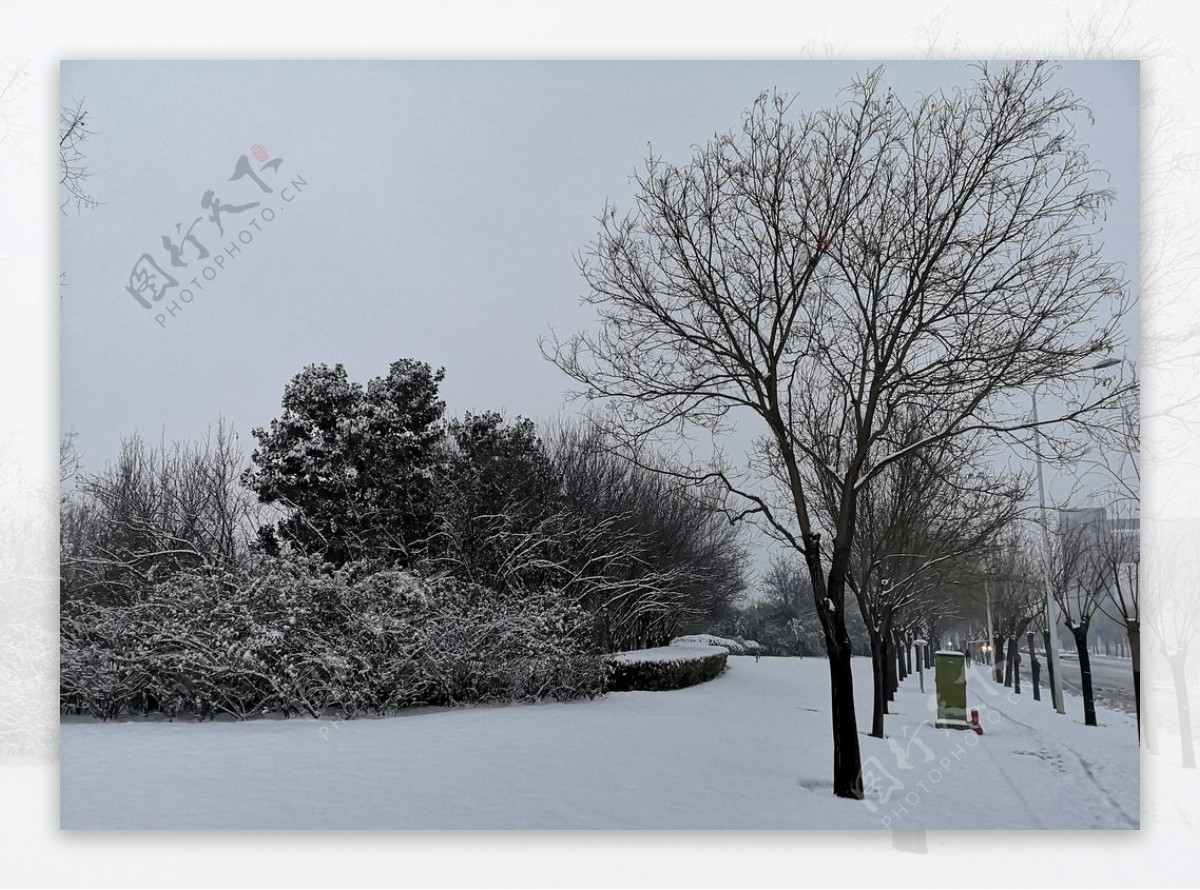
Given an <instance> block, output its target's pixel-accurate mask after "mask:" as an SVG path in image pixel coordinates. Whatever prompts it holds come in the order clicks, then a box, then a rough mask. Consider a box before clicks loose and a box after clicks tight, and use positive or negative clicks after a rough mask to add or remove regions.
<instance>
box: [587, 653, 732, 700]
mask: <svg viewBox="0 0 1200 890" xmlns="http://www.w3.org/2000/svg"><path fill="white" fill-rule="evenodd" d="M728 658H729V653H728V652H727V651H726V650H725V649H723V648H720V647H716V646H701V645H695V644H693V645H690V646H688V645H678V646H677V645H671V646H661V647H659V648H657V649H640V650H637V651H635V652H617V653H614V654H612V655H609V656H607V657H606V658H605V666H606V670H605V684H604V685H605V688H606V689H608V690H611V691H613V692H625V691H628V690H631V689H644V690H649V691H659V690H666V689H682V688H683V687H685V686H694V685H696V684H697V683H703V682H704V681H705V680H711V679H713V678H714V677H716V676H719V675H720V673H721V672H722V671H723V670H725V662H726V660H727V659H728Z"/></svg>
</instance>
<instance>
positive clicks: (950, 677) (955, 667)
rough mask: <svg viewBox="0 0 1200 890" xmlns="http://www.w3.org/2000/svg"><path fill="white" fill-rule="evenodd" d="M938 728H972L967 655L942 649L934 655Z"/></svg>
mask: <svg viewBox="0 0 1200 890" xmlns="http://www.w3.org/2000/svg"><path fill="white" fill-rule="evenodd" d="M934 673H935V680H934V686H935V687H936V689H937V723H936V726H937V728H938V729H970V728H971V724H970V723H969V722H968V720H967V657H966V656H965V655H963V654H962V653H961V652H953V651H947V650H942V651H939V652H937V653H935V655H934Z"/></svg>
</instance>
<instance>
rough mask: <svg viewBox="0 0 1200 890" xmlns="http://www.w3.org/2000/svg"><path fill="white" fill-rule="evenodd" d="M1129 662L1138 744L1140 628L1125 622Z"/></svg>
mask: <svg viewBox="0 0 1200 890" xmlns="http://www.w3.org/2000/svg"><path fill="white" fill-rule="evenodd" d="M1125 633H1126V634H1127V635H1128V636H1129V660H1130V662H1131V663H1132V667H1133V710H1134V713H1135V714H1136V715H1137V730H1138V742H1139V743H1140V742H1141V740H1142V628H1141V622H1139V621H1126V622H1125Z"/></svg>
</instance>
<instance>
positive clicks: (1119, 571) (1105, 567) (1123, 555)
mask: <svg viewBox="0 0 1200 890" xmlns="http://www.w3.org/2000/svg"><path fill="white" fill-rule="evenodd" d="M1139 525H1140V523H1139V522H1138V518H1137V513H1136V505H1134V504H1126V505H1124V506H1123V507H1122V506H1117V507H1114V508H1113V510H1111V511H1109V516H1108V520H1107V522H1106V523H1105V526H1104V528H1102V529H1101V530H1100V532H1099V535H1098V539H1097V541H1096V559H1097V561H1098V562H1099V568H1100V569H1101V571H1102V572H1103V577H1104V581H1105V586H1106V590H1105V594H1106V595H1105V596H1104V597H1103V598H1102V599H1101V600H1100V611H1101V612H1103V613H1104V615H1105V616H1106V617H1108V618H1110V619H1111V620H1113V621H1115V622H1116V623H1117V624H1119V625H1121V627H1123V628H1124V629H1125V635H1126V637H1127V638H1128V640H1129V658H1130V662H1131V665H1132V668H1133V702H1134V708H1135V710H1136V713H1137V721H1138V737H1139V738H1140V737H1141V732H1142V615H1141V587H1140V583H1139V577H1140V575H1141V565H1142V545H1141V533H1140V528H1139Z"/></svg>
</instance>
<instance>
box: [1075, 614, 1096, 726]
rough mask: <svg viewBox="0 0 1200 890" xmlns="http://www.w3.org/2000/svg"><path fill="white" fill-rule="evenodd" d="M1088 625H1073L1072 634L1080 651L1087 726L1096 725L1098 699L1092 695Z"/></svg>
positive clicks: (1084, 717) (1080, 672) (1080, 669)
mask: <svg viewBox="0 0 1200 890" xmlns="http://www.w3.org/2000/svg"><path fill="white" fill-rule="evenodd" d="M1087 632H1088V629H1087V626H1086V625H1085V626H1083V627H1072V628H1071V636H1073V637H1074V638H1075V651H1076V652H1078V653H1079V679H1080V682H1081V684H1082V686H1083V722H1084V724H1085V725H1087V726H1095V725H1096V699H1095V698H1094V697H1093V695H1092V656H1091V653H1090V652H1088V642H1087Z"/></svg>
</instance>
